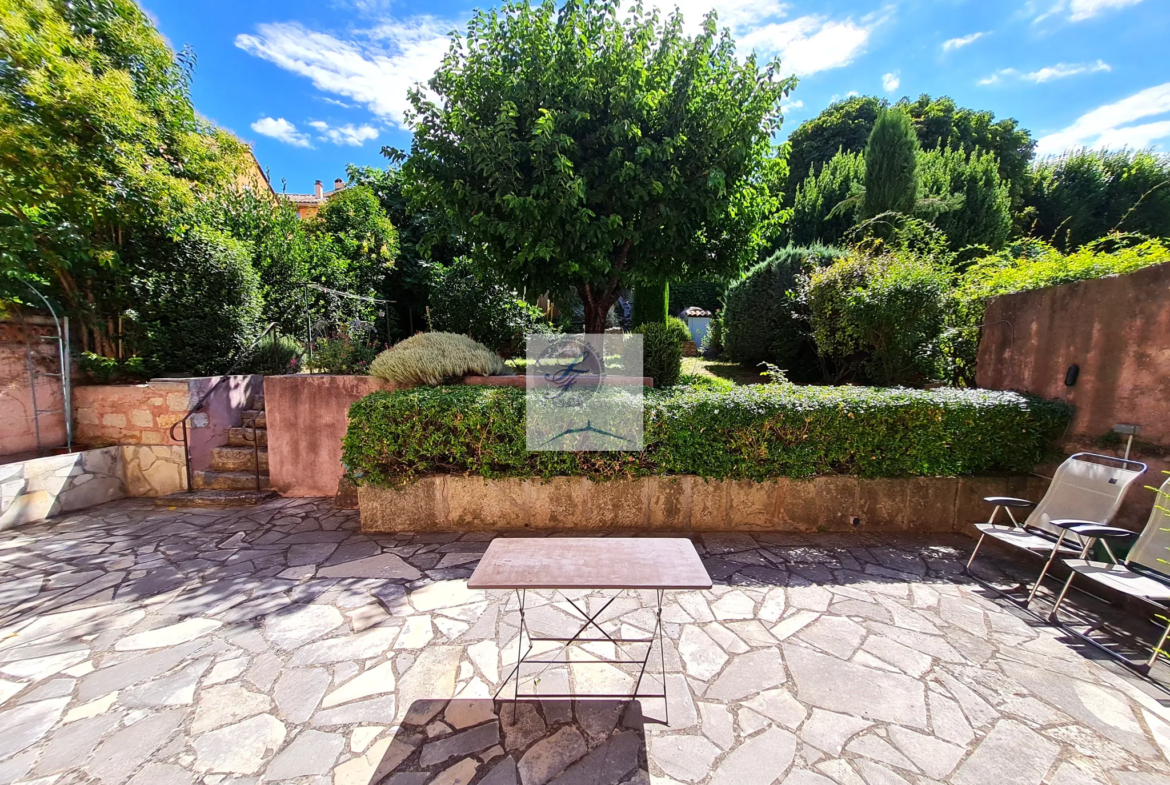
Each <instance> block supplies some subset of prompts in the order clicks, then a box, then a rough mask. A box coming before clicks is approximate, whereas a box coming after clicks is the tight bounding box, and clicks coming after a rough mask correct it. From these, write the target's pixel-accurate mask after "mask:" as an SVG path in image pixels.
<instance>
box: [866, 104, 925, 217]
mask: <svg viewBox="0 0 1170 785" xmlns="http://www.w3.org/2000/svg"><path fill="white" fill-rule="evenodd" d="M920 187H921V183H920V175H919V173H918V138H917V136H915V134H914V126H913V125H911V123H910V117H909V115H907V114H906V113H905V112H903V111H901V110H899V109H886V110H883V111H882V113H881V114H880V115H878V119H877V122H876V123H874V126H873V131H872V132H871V133H870V135H869V143H868V144H866V146H865V193H864V194H862V197H861V216H862V217H863V218H873V217H875V216H877V215H881V214H882V213H887V212H893V213H902V214H903V215H909V214H910V213H911V212H912V211H913V210H914V208H915V207H916V206H917V204H918V194H919V189H920Z"/></svg>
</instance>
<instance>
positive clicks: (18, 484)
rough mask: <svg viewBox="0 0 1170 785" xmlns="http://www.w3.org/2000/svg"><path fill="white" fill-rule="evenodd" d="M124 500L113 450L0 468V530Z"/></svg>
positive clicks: (117, 455) (121, 474) (123, 484)
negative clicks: (116, 500)
mask: <svg viewBox="0 0 1170 785" xmlns="http://www.w3.org/2000/svg"><path fill="white" fill-rule="evenodd" d="M125 495H126V481H125V473H124V470H123V467H122V451H121V448H118V447H106V448H104V449H100V450H86V451H84V452H75V453H71V454H69V455H53V456H50V457H48V458H36V459H33V460H31V461H20V462H18V463H9V464H5V465H3V466H0V529H8V528H11V527H13V526H20V525H21V524H25V523H33V522H35V521H42V520H44V519H45V518H49V517H52V516H54V515H60V514H62V513H66V512H72V511H73V510H80V509H84V508H86V507H92V506H94V505H95V504H102V503H103V502H108V501H112V500H114V499H120V498H122V497H123V496H125Z"/></svg>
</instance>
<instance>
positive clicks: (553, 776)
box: [369, 699, 649, 785]
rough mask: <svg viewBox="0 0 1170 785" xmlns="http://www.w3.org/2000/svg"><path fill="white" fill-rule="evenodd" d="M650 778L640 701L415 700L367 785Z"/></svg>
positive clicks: (569, 783) (607, 783) (568, 783)
mask: <svg viewBox="0 0 1170 785" xmlns="http://www.w3.org/2000/svg"><path fill="white" fill-rule="evenodd" d="M522 782H545V783H548V785H626V783H629V784H630V785H634V784H635V783H638V784H640V783H646V782H649V772H648V769H647V755H646V731H645V727H644V723H643V719H642V707H641V704H640V703H639V702H638V701H617V700H546V701H541V700H520V701H503V700H501V701H493V700H491V699H482V700H460V699H456V700H419V701H415V702H414V703H413V704H411V706H410V710H409V711H408V712H407V714H406V717H405V718H404V720H403V722H402V725H401V726H400V728H399V730H398V733H397V734H395V736H394V738H393V739H392V740H391V741H390V742H389V745H388V746H387V747H386V751H385V753H384V755H383V757H382V760H381V763H380V764H379V765H378V767H377V769H376V770H375V772H374V774H373V777H372V778H371V779H370V783H369V785H424V783H426V784H427V785H471V784H473V783H474V785H520V783H522Z"/></svg>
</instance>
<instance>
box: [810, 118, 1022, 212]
mask: <svg viewBox="0 0 1170 785" xmlns="http://www.w3.org/2000/svg"><path fill="white" fill-rule="evenodd" d="M886 105H887V104H886V101H885V100H884V99H881V98H877V97H875V96H868V95H865V96H854V97H852V98H848V99H846V100H844V101H837V102H835V103H832V104H830V105H829V106H828V107H827V108H826V109H825V110H824V111H822V112H821V113H820V114H819V115H817V116H816V117H814V118H813V119H811V120H808V121H806V122H804V123H802V124H801V125H800V127H799V128H797V129H796V130H795V131H793V132H792V135H791V136H789V138H788V144H789V145H790V150H789V154H788V164H789V169H790V171H791V172H792V173H793V177H795V178H797V181H798V182H799V181H803V180H804V179H805V177H807V176H808V173H809V170H810V169H811V170H813V171H814V172H817V171H820V169H821V167H823V166H824V165H825V164H826V163H828V161H829V159H831V158H832V157H833V156H834V155H836V154H837V151H838V150H843V151H845V152H851V153H859V152H862V151H863V150H864V149H865V146H866V144H867V142H868V140H869V135H870V133H871V132H872V131H873V126H874V123H876V122H877V118H878V115H879V114H880V112H881V110H882V109H883V108H885V107H886ZM895 106H896V107H897V108H899V109H901V110H902V111H904V112H906V114H907V115H909V116H910V119H911V121H912V122H913V124H914V130H915V133H916V134H917V136H918V143H919V145H920V146H921V147H922V149H924V150H937V149H939V148H940V146H941V147H942V148H958V149H961V150H962V151H963V152H964V153H965V154H967V155H968V156H970V155H971V154H972V153H974V152H975V150H976V148H978V149H980V150H984V151H990V152H992V153H994V154H995V157H996V160H997V161H998V162H999V175H1000V177H1001V178H1003V179H1004V180H1006V181H1007V183H1008V186H1009V189H1010V192H1011V198H1012V202H1013V206H1015V207H1018V206H1019V204H1020V202H1021V200H1022V199H1023V195H1024V193H1025V192H1026V189H1027V181H1028V165H1029V163H1030V162H1031V160H1032V156H1033V150H1034V148H1035V142H1034V141H1033V140H1032V135H1031V134H1030V133H1029V132H1028V131H1027V130H1026V129H1023V128H1020V127H1019V124H1018V123H1017V122H1016V121H1015V120H1013V119H1010V118H1008V119H1004V120H996V119H995V113H994V112H990V111H986V110H978V109H968V108H965V107H960V106H958V105H957V104H955V102H954V100H952V99H951V98H948V97H946V96H943V97H940V98H931V97H930V96H929V95H922V96H919V98H918V99H917V100H916V101H910V100H909V99H906V98H903V99H902V100H901V101H898V102H897V104H895ZM788 195H789V197H790V201H791V197H793V196H795V194H794V192H793V189H791V188H790V189H788Z"/></svg>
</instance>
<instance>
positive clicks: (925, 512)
mask: <svg viewBox="0 0 1170 785" xmlns="http://www.w3.org/2000/svg"><path fill="white" fill-rule="evenodd" d="M1046 487H1047V480H1045V479H1043V478H1040V477H905V478H887V479H861V478H858V477H844V476H840V477H838V476H834V477H817V478H814V479H812V480H793V479H788V478H784V477H782V478H778V479H776V480H775V481H772V482H751V481H746V480H712V481H706V480H703V479H702V478H700V477H690V476H680V477H646V478H640V479H633V480H621V479H619V480H607V481H605V482H593V481H591V480H589V479H587V478H584V477H556V478H553V479H552V480H550V481H542V480H520V479H504V480H485V479H483V478H480V477H463V476H461V475H442V476H431V477H423V478H421V479H420V480H419V481H418V482H414V483H410V484H408V485H406V486H403V487H401V488H381V487H375V486H368V485H363V486H361V487H359V488H358V500H359V506H360V509H361V522H362V531H366V532H395V531H415V532H422V531H469V530H520V529H558V530H564V529H572V530H577V529H580V530H597V529H617V530H622V529H637V530H658V531H750V530H761V531H802V532H919V533H931V532H964V533H968V534H970V533H972V532H973V531H974V528H973V527H972V524H974V523H976V522H981V521H985V520H987V516H988V514H990V512H991V509H990V508H989V506H988V505H987V503H986V502H984V501H983V497H985V496H1004V495H1008V496H1023V497H1031V498H1038V497H1039V496H1040V495H1042V494H1043V492H1044V489H1045V488H1046Z"/></svg>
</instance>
